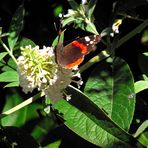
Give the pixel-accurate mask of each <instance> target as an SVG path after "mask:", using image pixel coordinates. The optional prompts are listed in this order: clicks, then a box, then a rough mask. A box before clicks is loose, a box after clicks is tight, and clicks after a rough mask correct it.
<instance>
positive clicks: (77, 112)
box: [54, 87, 136, 147]
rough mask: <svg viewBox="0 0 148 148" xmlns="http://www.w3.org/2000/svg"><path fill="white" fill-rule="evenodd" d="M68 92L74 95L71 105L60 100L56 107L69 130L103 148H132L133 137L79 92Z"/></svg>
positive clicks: (71, 90) (70, 89) (69, 89)
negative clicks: (117, 147) (121, 147)
mask: <svg viewBox="0 0 148 148" xmlns="http://www.w3.org/2000/svg"><path fill="white" fill-rule="evenodd" d="M67 91H68V93H69V94H72V99H71V100H70V103H68V102H67V101H65V100H60V101H58V102H57V103H56V104H55V105H54V106H55V109H56V110H58V112H59V115H61V116H62V117H63V120H64V124H65V125H66V126H67V127H68V128H70V129H71V130H72V131H73V132H75V133H76V134H78V135H79V136H81V137H83V138H84V139H86V140H87V141H89V142H91V143H93V144H95V145H98V146H101V147H113V146H117V145H120V146H121V145H122V146H125V147H126V146H127V147H130V138H132V137H130V136H129V135H127V133H126V132H124V131H122V130H121V129H120V128H118V127H117V126H116V125H115V124H114V123H113V122H112V121H111V120H110V118H108V117H107V116H106V115H105V113H104V112H103V111H101V109H100V108H98V107H97V106H96V105H95V104H93V102H91V101H90V100H89V99H88V98H87V97H86V96H85V95H84V94H82V93H80V92H79V91H78V90H76V89H74V88H71V87H69V88H68V90H67ZM102 135H103V136H102ZM135 144H136V142H135Z"/></svg>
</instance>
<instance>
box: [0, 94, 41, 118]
mask: <svg viewBox="0 0 148 148" xmlns="http://www.w3.org/2000/svg"><path fill="white" fill-rule="evenodd" d="M42 96H44V93H43V92H40V93H38V94H36V95H35V96H33V97H31V98H29V99H27V100H26V101H24V102H22V103H20V104H18V105H17V106H15V107H13V108H11V109H9V110H8V111H5V112H3V113H2V114H0V118H3V117H5V116H7V115H10V114H12V113H14V112H16V111H17V110H19V109H21V108H23V107H25V106H27V105H29V104H31V103H32V102H34V101H36V100H37V99H38V98H40V97H42Z"/></svg>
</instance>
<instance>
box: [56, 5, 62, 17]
mask: <svg viewBox="0 0 148 148" xmlns="http://www.w3.org/2000/svg"><path fill="white" fill-rule="evenodd" d="M62 12H63V7H62V5H58V6H56V7H55V8H54V16H55V17H58V16H59V14H60V13H62Z"/></svg>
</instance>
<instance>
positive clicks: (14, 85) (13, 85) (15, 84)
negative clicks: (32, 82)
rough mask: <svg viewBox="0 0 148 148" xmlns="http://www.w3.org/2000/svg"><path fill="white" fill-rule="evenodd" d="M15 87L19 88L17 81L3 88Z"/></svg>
mask: <svg viewBox="0 0 148 148" xmlns="http://www.w3.org/2000/svg"><path fill="white" fill-rule="evenodd" d="M16 86H19V81H16V82H11V83H9V84H7V85H5V86H4V88H5V87H16Z"/></svg>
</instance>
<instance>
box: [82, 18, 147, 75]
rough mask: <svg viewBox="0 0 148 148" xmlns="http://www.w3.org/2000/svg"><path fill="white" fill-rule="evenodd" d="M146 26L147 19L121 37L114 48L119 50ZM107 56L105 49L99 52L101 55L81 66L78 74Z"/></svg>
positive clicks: (108, 53) (107, 52)
mask: <svg viewBox="0 0 148 148" xmlns="http://www.w3.org/2000/svg"><path fill="white" fill-rule="evenodd" d="M146 26H148V19H147V20H145V21H144V22H143V23H141V24H140V25H139V26H138V27H136V28H135V29H133V30H132V31H131V32H129V33H128V34H127V35H125V36H124V37H122V38H121V39H120V40H119V41H118V44H117V46H116V48H119V47H120V46H121V45H122V44H124V43H125V42H126V41H128V40H129V39H130V38H132V37H133V36H135V35H136V34H137V33H140V32H141V31H142V30H143V29H144V28H145V27H146ZM109 56H110V52H109V50H108V49H105V50H103V51H101V53H99V54H98V55H97V56H95V57H93V58H92V59H90V60H89V61H88V62H87V63H86V64H84V65H82V66H81V67H80V72H83V71H85V70H86V69H88V68H89V67H90V66H92V65H93V64H95V63H97V62H100V61H101V60H103V59H105V58H107V57H109Z"/></svg>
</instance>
